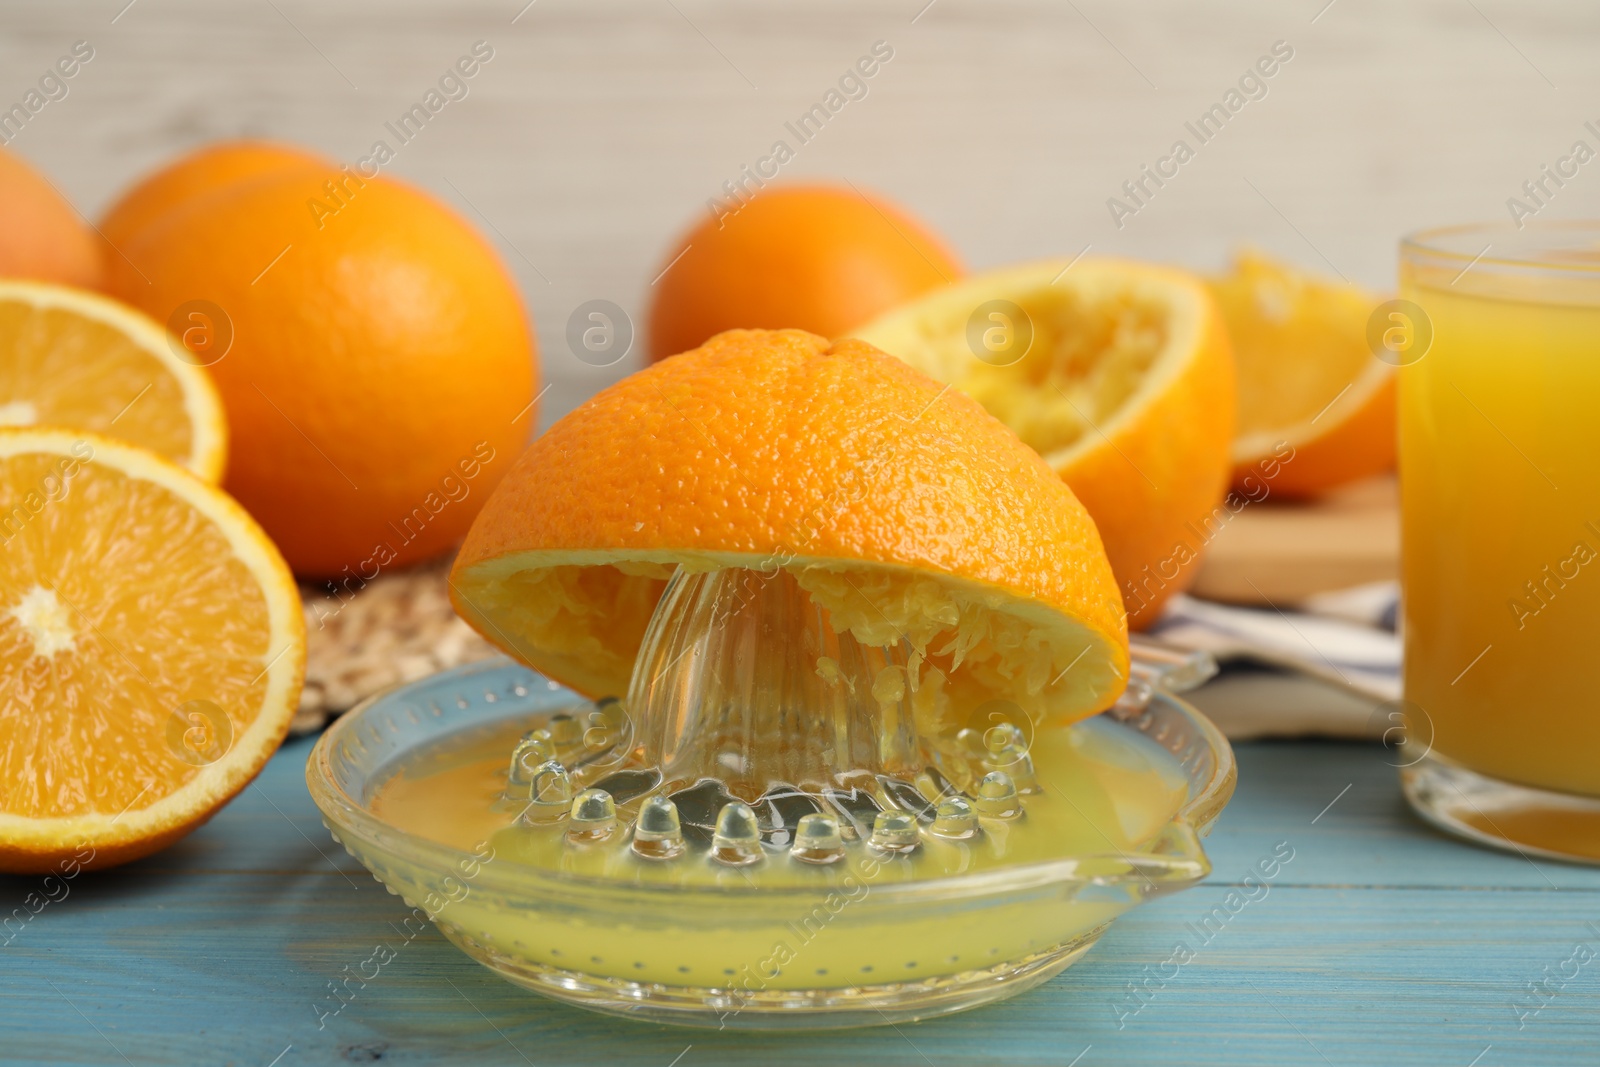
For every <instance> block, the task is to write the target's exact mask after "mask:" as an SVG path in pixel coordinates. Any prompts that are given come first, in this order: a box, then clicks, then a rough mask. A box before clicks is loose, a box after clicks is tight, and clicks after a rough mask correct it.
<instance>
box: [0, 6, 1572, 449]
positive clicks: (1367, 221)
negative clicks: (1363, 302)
mask: <svg viewBox="0 0 1600 1067" xmlns="http://www.w3.org/2000/svg"><path fill="white" fill-rule="evenodd" d="M526 3H527V0H493V2H487V0H472V2H444V0H438V2H434V3H424V2H421V0H382V2H362V3H348V2H329V0H325V2H321V3H314V2H310V0H220V2H219V0H211V2H206V0H134V2H133V3H132V4H131V5H129V4H128V2H127V0H86V2H62V3H54V2H52V3H48V4H46V3H29V4H25V3H20V2H16V0H5V2H4V3H3V4H0V105H3V106H9V105H10V104H11V103H12V102H14V101H16V100H20V99H21V98H22V96H23V94H24V93H26V92H27V90H28V89H29V88H30V87H31V86H32V85H33V84H34V82H35V81H36V79H37V78H38V77H39V75H40V74H42V73H44V71H45V70H46V68H47V67H48V66H49V65H50V64H52V63H53V62H54V60H55V59H56V58H57V57H58V56H60V55H62V54H65V53H66V52H67V51H68V50H69V49H70V47H71V46H72V44H73V42H74V41H78V40H87V41H89V42H90V43H91V44H92V45H93V47H94V49H95V56H94V59H93V60H92V61H91V62H90V63H89V64H87V65H86V66H85V67H84V68H83V69H82V71H81V72H80V73H79V74H78V75H77V77H75V78H74V79H73V80H72V81H71V82H70V83H69V87H70V92H69V94H68V96H67V97H66V98H64V99H61V100H57V101H54V102H51V103H50V104H48V105H47V106H46V107H45V108H44V109H42V110H41V111H40V112H39V114H38V115H36V116H35V117H34V119H33V120H32V121H31V122H30V123H29V124H28V125H27V126H26V127H25V128H24V129H23V130H22V132H21V133H20V134H19V135H18V136H17V137H15V139H13V140H12V142H11V145H10V147H11V149H12V150H14V151H17V152H20V153H22V154H24V155H26V156H27V157H29V158H30V159H32V160H33V161H34V162H35V163H36V164H38V165H40V166H42V167H43V168H45V169H46V170H47V171H48V172H49V173H50V174H51V175H52V176H53V178H54V179H55V181H56V182H57V183H58V184H59V186H60V187H61V188H62V189H63V190H64V191H65V192H66V193H67V194H68V195H69V196H70V197H71V198H73V199H74V200H75V202H76V203H77V204H78V205H79V207H80V208H81V209H82V210H84V211H85V212H86V213H88V214H89V215H91V216H94V215H97V214H98V212H99V211H100V210H101V209H102V208H103V207H104V206H105V205H106V204H107V202H108V201H109V200H110V198H111V197H112V196H113V195H114V194H115V193H116V191H117V189H118V188H119V187H120V186H122V185H123V184H124V183H125V182H127V181H128V180H130V179H131V178H133V177H134V176H136V175H137V174H139V173H140V172H142V171H143V170H145V169H147V168H149V167H152V166H154V165H156V164H158V163H160V162H161V161H162V160H163V159H165V158H166V157H168V156H170V155H171V154H173V153H176V152H180V151H182V150H184V149H187V148H189V147H191V146H194V145H196V144H199V143H201V142H204V141H206V140H209V139H212V138H219V137H229V136H237V135H262V136H270V137H277V138H286V139H291V140H296V141H301V142H304V143H307V144H309V145H312V146H314V147H316V148H318V149H320V150H322V151H324V152H327V153H330V154H332V155H334V156H336V157H338V158H340V159H344V160H350V161H353V160H354V159H356V158H358V157H359V156H361V155H363V154H365V153H366V152H367V150H368V149H369V147H370V145H371V143H372V141H373V140H374V139H376V138H378V137H382V136H384V135H385V131H384V129H383V124H384V123H385V122H386V121H389V120H393V119H395V118H397V117H398V115H399V114H400V113H401V112H402V111H404V110H406V109H407V108H408V107H409V106H410V105H411V104H412V103H414V102H416V101H417V100H419V99H420V98H421V97H422V95H423V94H424V93H425V92H426V91H427V90H428V89H429V88H430V87H432V86H433V85H434V84H435V82H436V80H437V79H438V77H439V75H440V74H441V73H443V72H444V70H445V68H446V67H447V66H448V65H449V64H450V63H452V62H453V61H454V60H455V59H456V57H457V56H459V55H462V54H464V53H465V52H467V51H468V49H469V47H470V46H471V45H472V43H473V42H474V41H478V40H484V41H487V42H489V44H490V45H491V46H492V47H493V48H494V50H495V53H494V58H493V60H492V61H490V62H489V63H488V65H487V66H485V67H484V68H483V70H482V72H481V73H480V74H479V75H478V76H477V77H476V78H474V79H473V80H472V82H471V83H470V95H469V96H468V97H467V98H466V99H464V100H461V101H459V102H455V103H451V104H449V105H448V106H447V107H446V108H445V109H444V110H443V111H442V112H441V113H440V114H439V115H438V116H437V117H436V118H435V119H434V120H433V121H432V122H431V123H430V124H429V126H428V127H427V129H426V130H425V131H424V133H423V134H422V135H421V136H419V137H418V138H417V139H416V140H414V141H412V142H411V143H410V144H408V145H406V146H405V147H403V148H402V149H400V151H399V155H398V158H397V159H396V160H395V162H394V165H393V168H392V173H395V174H398V175H400V176H403V177H406V178H408V179H411V180H413V181H415V182H418V183H420V184H422V185H424V186H426V187H428V188H430V189H432V190H434V191H435V192H436V193H438V194H439V195H440V196H442V197H444V198H445V199H446V200H449V201H451V202H453V203H455V204H456V205H457V206H458V207H459V208H460V209H461V210H462V211H463V212H465V213H466V214H468V215H469V216H472V217H474V218H477V219H480V220H487V222H488V225H486V227H485V228H486V229H487V230H488V231H489V233H490V236H491V237H492V238H493V239H494V240H495V241H496V242H497V243H498V244H499V245H500V247H501V249H502V251H503V253H504V254H505V256H506V259H507V261H508V262H509V263H510V265H511V267H512V268H513V269H514V270H515V271H516V274H517V276H518V278H519V279H520V281H521V284H522V287H523V290H524V292H525V293H526V295H527V299H528V303H529V306H530V308H531V311H532V314H533V316H534V319H535V321H536V323H537V325H538V331H539V336H540V342H541V348H542V350H543V353H544V361H545V367H546V378H547V380H548V381H550V382H551V383H552V384H553V388H552V391H551V393H550V394H549V395H548V396H547V398H546V401H547V402H546V405H545V409H544V417H543V419H542V420H541V421H543V422H544V423H545V424H546V425H548V423H549V421H550V420H551V419H552V418H554V417H555V416H556V415H558V414H560V413H561V412H563V411H565V410H567V409H568V408H570V407H571V406H572V405H573V404H575V403H576V402H577V401H578V400H580V399H582V397H583V396H585V395H587V394H588V393H589V392H592V391H593V390H594V389H595V388H597V387H598V386H600V385H601V384H603V383H605V382H606V381H609V380H611V379H612V378H614V377H616V376H619V375H620V374H622V373H625V372H626V370H628V369H629V368H630V367H631V366H632V365H634V364H635V360H636V359H637V356H638V353H637V352H635V355H634V357H631V358H630V359H628V360H626V361H624V362H623V363H621V364H618V365H617V366H614V367H610V368H605V369H599V368H594V367H590V366H587V365H585V364H583V363H580V362H579V361H578V360H577V359H576V358H574V357H573V355H572V354H571V353H570V352H569V351H568V350H567V347H566V342H565V323H566V319H567V316H568V315H569V314H570V313H571V311H572V310H573V309H574V308H575V307H576V306H577V305H578V304H579V303H581V302H583V301H585V300H588V299H593V298H596V297H603V298H607V299H611V300H614V301H615V302H617V303H619V304H621V305H622V306H623V307H624V308H626V309H628V310H629V311H630V312H631V313H634V314H635V315H636V316H637V315H638V313H640V312H642V310H643V308H644V307H645V305H646V292H647V288H648V285H649V283H650V280H651V279H652V278H653V277H654V276H655V275H656V273H657V272H658V271H659V269H660V267H661V265H662V257H663V253H664V250H665V249H666V247H667V246H668V244H669V242H671V241H672V240H673V239H674V237H675V236H676V235H677V233H678V232H679V231H680V230H682V229H683V228H684V227H686V226H687V225H688V224H690V223H691V222H692V221H696V220H698V219H699V218H700V217H701V214H702V213H703V212H704V211H705V202H706V200H707V198H708V197H710V196H712V195H713V194H714V193H716V192H717V190H718V188H719V186H720V185H721V183H722V182H723V181H724V180H725V179H727V178H731V177H734V176H735V175H736V174H737V172H738V170H739V168H740V166H741V165H743V164H745V163H751V162H753V161H754V160H755V159H756V158H757V157H758V156H760V155H762V154H764V153H765V152H766V150H767V149H768V147H769V146H770V145H771V143H772V142H773V141H774V140H775V139H777V138H779V137H785V138H786V139H790V138H788V137H787V135H786V132H785V130H784V128H783V124H784V122H785V121H786V120H790V119H793V118H795V117H796V116H798V115H799V114H800V113H801V112H803V111H805V110H806V109H807V108H808V107H809V106H810V105H811V104H812V103H814V102H816V101H818V100H820V99H821V97H822V96H823V94H824V93H826V91H827V90H828V89H829V88H830V87H832V85H833V84H834V82H835V81H836V79H837V78H838V77H839V75H840V74H841V73H843V72H844V71H845V70H846V68H847V67H849V66H850V65H851V64H852V63H853V62H854V61H855V60H856V58H857V57H859V56H861V55H863V54H865V53H866V52H867V51H868V50H869V49H870V47H871V46H872V44H873V42H875V41H878V40H883V41H887V42H888V43H889V44H890V45H891V46H892V47H893V48H894V58H893V59H892V61H890V62H889V63H888V64H887V65H886V66H885V67H884V68H883V69H882V71H881V72H880V73H879V74H878V75H877V76H876V77H874V78H873V79H872V80H871V82H870V83H869V84H870V91H869V94H868V95H867V96H866V97H865V98H864V99H861V100H857V101H854V102H852V103H850V104H849V105H848V106H846V107H845V108H844V110H843V111H841V112H840V113H839V114H838V115H837V116H836V117H835V118H834V119H833V121H832V122H831V123H829V125H828V126H827V128H826V130H825V131H824V132H823V133H822V135H821V136H819V137H818V138H817V139H816V140H814V141H812V142H811V143H810V144H807V145H805V146H804V147H801V148H800V149H799V151H798V155H797V158H796V159H795V160H794V161H793V163H791V164H790V165H789V166H788V167H787V168H786V169H785V172H784V176H785V177H810V176H823V177H844V178H848V179H850V180H851V181H853V182H855V183H856V184H857V185H860V186H862V187H863V188H874V189H877V190H880V191H882V192H885V193H887V194H889V195H891V196H892V197H894V198H897V199H898V200H900V201H902V202H904V203H905V204H906V205H908V206H909V207H910V208H911V209H912V210H914V211H915V212H917V213H918V214H920V215H922V216H923V217H924V218H926V219H927V220H929V221H930V222H931V223H932V224H933V225H934V226H935V227H936V228H938V229H939V230H941V231H943V232H944V233H945V234H946V235H947V236H948V238H949V239H950V240H951V241H952V242H953V244H954V245H955V246H956V247H957V248H958V249H959V250H960V251H961V253H962V254H963V256H964V257H965V258H966V260H967V262H968V264H969V265H971V266H974V267H984V266H989V265H995V264H1000V263H1004V262H1006V261H1009V260H1015V259H1019V258H1024V257H1037V256H1046V255H1063V254H1064V255H1069V256H1070V255H1075V254H1077V253H1078V252H1079V251H1080V250H1082V249H1083V248H1084V247H1085V246H1086V245H1090V246H1092V247H1093V251H1094V252H1095V253H1112V254H1124V255H1133V256H1143V257H1153V258H1159V259H1167V260H1175V261H1180V262H1184V263H1188V264H1192V265H1195V266H1200V267H1209V266H1215V265H1218V264H1220V263H1221V262H1222V261H1223V259H1224V257H1225V256H1226V254H1227V252H1228V249H1229V248H1230V247H1231V246H1233V245H1235V244H1236V243H1238V242H1241V241H1252V242H1256V243H1258V244H1260V245H1262V246H1264V247H1266V248H1268V249H1270V250H1273V251H1276V252H1278V253H1280V254H1282V255H1285V256H1288V257H1291V258H1292V259H1295V260H1298V261H1302V262H1303V263H1305V264H1306V265H1308V266H1312V267H1320V268H1322V269H1325V270H1332V269H1337V270H1338V271H1340V272H1342V273H1343V274H1345V275H1346V276H1348V277H1350V278H1352V279H1358V280H1362V281H1365V282H1367V283H1369V284H1371V285H1374V286H1386V285H1388V284H1390V283H1391V280H1392V277H1393V270H1394V259H1395V242H1396V240H1397V238H1398V237H1399V235H1400V234H1401V233H1403V232H1404V231H1406V230H1409V229H1413V228H1417V227H1421V226H1427V225H1431V224H1437V223H1445V222H1452V221H1462V220H1473V219H1485V218H1489V219H1493V218H1500V217H1505V215H1506V207H1505V201H1506V198H1507V197H1509V196H1512V195H1514V194H1516V193H1517V192H1518V190H1519V187H1520V185H1521V183H1522V182H1523V181H1525V180H1527V179H1528V178H1530V177H1535V176H1537V172H1538V171H1539V168H1540V165H1541V164H1545V163H1553V162H1554V161H1555V160H1556V158H1557V157H1558V156H1561V155H1563V154H1565V153H1566V152H1567V151H1568V150H1569V148H1570V146H1571V144H1572V142H1573V141H1574V140H1575V139H1578V138H1580V137H1582V138H1584V139H1586V140H1589V141H1590V143H1591V146H1593V147H1600V141H1597V140H1596V138H1595V137H1594V136H1593V135H1592V134H1589V133H1588V132H1587V131H1586V130H1585V129H1584V128H1583V123H1584V122H1585V121H1586V120H1595V121H1596V125H1597V126H1600V93H1597V89H1600V62H1597V59H1600V5H1596V4H1594V3H1593V2H1590V0H1563V2H1547V3H1515V2H1513V0H1417V2H1409V3H1397V2H1394V0H1333V2H1332V3H1331V4H1330V3H1329V2H1328V0H1293V2H1267V0H1248V2H1243V0H1205V2H1197V0H1164V2H1158V3H1148V2H1139V3H1116V2H1114V0H1070V2H1069V0H1032V2H1029V0H934V2H933V3H931V4H929V3H928V0H894V2H881V0H873V2H866V0H808V2H804V3H776V2H761V3H755V2H745V3H737V2H733V0H639V2H628V3H611V2H594V0H590V2H580V0H536V2H534V3H532V4H530V5H528V6H526V7H525V8H524V4H526ZM519 12H520V15H519ZM1278 40H1282V41H1286V42H1288V43H1289V44H1290V45H1291V46H1292V47H1293V48H1294V58H1293V60H1292V61H1290V62H1289V63H1288V64H1287V65H1285V66H1284V67H1283V69H1282V70H1280V71H1279V72H1278V73H1277V74H1276V75H1275V76H1274V77H1273V78H1272V79H1271V80H1270V81H1269V82H1268V86H1269V93H1268V95H1267V96H1266V97H1265V98H1264V99H1261V100H1257V101H1254V102H1252V103H1250V104H1248V105H1247V106H1246V107H1245V108H1244V109H1243V110H1242V111H1241V112H1240V113H1239V114H1238V115H1237V116H1235V118H1234V119H1233V121H1232V122H1231V123H1230V124H1229V126H1228V127H1227V129H1225V130H1224V131H1223V133H1222V134H1221V135H1220V136H1218V137H1217V138H1216V139H1215V140H1213V141H1212V142H1211V143H1210V144H1207V145H1205V146H1204V147H1201V148H1200V149H1199V151H1198V154H1197V156H1196V158H1195V159H1193V160H1192V161H1190V162H1189V163H1188V164H1187V165H1185V166H1184V167H1183V168H1182V170H1181V171H1180V174H1179V176H1178V177H1177V178H1175V179H1174V180H1172V181H1171V182H1169V183H1168V185H1167V186H1166V187H1165V188H1164V189H1162V190H1161V191H1160V192H1159V193H1158V195H1157V196H1156V197H1155V198H1154V199H1153V200H1152V202H1151V203H1150V204H1149V206H1148V207H1146V208H1145V209H1143V210H1141V211H1140V212H1139V213H1138V214H1137V215H1136V216H1135V217H1133V218H1131V219H1129V220H1127V223H1126V225H1125V227H1124V228H1122V229H1121V230H1118V229H1117V228H1116V227H1115V226H1114V225H1113V224H1112V222H1111V218H1110V214H1109V212H1108V211H1107V208H1106V203H1105V202H1106V199H1107V197H1109V196H1111V195H1114V194H1115V193H1117V191H1118V187H1119V186H1120V184H1121V183H1122V182H1123V181H1124V180H1126V179H1128V178H1131V177H1135V176H1137V172H1138V169H1139V167H1140V165H1141V164H1144V163H1152V162H1154V160H1155V159H1156V158H1157V157H1158V156H1160V155H1162V154H1164V153H1165V152H1166V151H1167V150H1168V148H1169V147H1170V145H1171V144H1172V142H1173V140H1174V139H1175V138H1177V137H1180V136H1184V130H1183V123H1184V121H1185V120H1192V119H1194V118H1195V117H1197V116H1198V115H1199V114H1200V113H1201V112H1202V111H1203V110H1205V109H1206V108H1207V107H1208V106H1209V105H1210V104H1212V103H1213V102H1216V101H1217V100H1219V99H1220V98H1221V96H1222V94H1223V93H1224V92H1225V91H1226V90H1227V89H1228V88H1229V87H1230V86H1231V85H1233V84H1234V82H1235V81H1236V80H1237V78H1238V77H1239V75H1240V74H1241V73H1242V72H1243V71H1244V70H1245V69H1246V68H1247V67H1248V66H1249V65H1250V64H1251V63H1252V62H1254V60H1255V59H1256V58H1257V57H1258V56H1260V55H1262V54H1264V53H1266V52H1267V51H1268V50H1269V49H1270V47H1271V46H1272V44H1273V42H1275V41H1278ZM791 143H793V142H792V139H791ZM1191 143H1193V142H1191ZM1546 214H1548V215H1552V216H1554V215H1584V214H1588V215H1596V214H1600V162H1595V163H1591V164H1589V165H1588V166H1587V167H1586V168H1585V169H1584V170H1582V171H1581V172H1580V174H1579V176H1578V177H1577V178H1575V179H1573V180H1572V181H1570V182H1569V183H1568V185H1567V187H1566V188H1564V189H1563V190H1561V191H1560V192H1559V194H1558V196H1557V197H1556V199H1555V200H1554V202H1553V203H1552V204H1551V205H1550V207H1549V208H1548V209H1547V212H1546Z"/></svg>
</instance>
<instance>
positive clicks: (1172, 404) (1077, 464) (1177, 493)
mask: <svg viewBox="0 0 1600 1067" xmlns="http://www.w3.org/2000/svg"><path fill="white" fill-rule="evenodd" d="M1206 307H1207V309H1208V310H1207V313H1206V320H1205V324H1204V326H1203V328H1202V332H1201V341H1200V347H1199V350H1198V352H1197V353H1196V355H1195V358H1194V359H1193V360H1191V361H1190V362H1189V364H1188V365H1187V366H1186V367H1185V368H1184V369H1183V370H1182V371H1180V372H1179V374H1178V376H1177V377H1176V379H1175V380H1174V381H1173V382H1171V383H1170V384H1169V386H1168V388H1167V389H1166V390H1165V391H1164V392H1163V393H1162V394H1161V395H1159V396H1158V397H1156V398H1154V400H1153V402H1152V403H1151V404H1150V405H1149V406H1148V407H1146V408H1145V409H1144V410H1143V411H1141V412H1140V413H1139V414H1138V415H1137V416H1136V417H1134V418H1132V419H1129V420H1127V421H1126V422H1124V423H1123V424H1122V425H1121V426H1119V427H1118V428H1117V429H1115V430H1113V431H1112V432H1111V434H1110V435H1109V441H1108V440H1107V439H1106V438H1104V437H1100V436H1099V435H1096V439H1097V440H1098V441H1099V442H1100V443H1099V445H1098V446H1097V447H1095V448H1093V449H1092V450H1090V451H1089V452H1087V453H1083V454H1080V455H1079V456H1078V457H1077V458H1076V459H1074V460H1073V461H1072V462H1071V463H1069V464H1067V465H1065V466H1063V467H1062V468H1061V469H1060V473H1061V476H1062V478H1064V479H1065V480H1066V482H1067V484H1068V485H1070V486H1072V490H1073V492H1075V493H1077V495H1078V499H1079V500H1081V501H1083V506H1084V507H1086V508H1088V509H1089V514H1091V515H1093V516H1094V520H1095V524H1096V525H1097V526H1099V528H1100V533H1101V536H1102V537H1104V538H1105V543H1106V554H1107V555H1108V556H1109V557H1110V558H1111V569H1112V570H1113V571H1114V572H1115V573H1116V576H1117V584H1118V586H1119V587H1120V588H1121V589H1122V590H1123V593H1124V597H1125V599H1126V601H1127V608H1128V625H1129V626H1130V627H1131V628H1132V629H1135V630H1140V629H1143V628H1144V627H1146V626H1148V625H1149V624H1151V623H1152V622H1154V621H1155V620H1156V618H1157V617H1158V616H1159V615H1160V614H1161V609H1162V607H1163V606H1164V605H1165V604H1166V602H1167V601H1168V600H1169V599H1171V598H1172V597H1173V596H1176V595H1177V594H1178V593H1181V592H1183V591H1184V590H1185V589H1187V588H1188V587H1189V586H1190V585H1191V584H1192V583H1193V582H1194V580H1195V577H1196V575H1197V574H1198V573H1199V569H1200V563H1201V556H1202V555H1203V552H1204V549H1205V545H1206V541H1207V540H1208V537H1207V535H1206V530H1207V525H1206V520H1207V519H1208V518H1210V517H1211V516H1212V513H1213V512H1214V511H1215V509H1216V508H1217V507H1218V501H1220V500H1221V499H1222V497H1223V494H1224V493H1225V492H1226V491H1227V488H1228V481H1229V477H1230V475H1231V469H1232V462H1233V452H1232V447H1233V433H1234V420H1235V417H1236V415H1235V411H1236V407H1237V396H1236V391H1235V387H1234V364H1233V350H1232V348H1231V347H1230V345H1229V342H1228V333H1227V327H1226V325H1225V324H1224V323H1223V320H1222V316H1221V315H1220V314H1219V313H1218V312H1217V311H1216V309H1215V307H1214V306H1213V305H1212V303H1211V301H1209V300H1207V301H1206ZM1113 445H1114V446H1115V447H1113ZM1296 462H1298V460H1297V461H1296ZM1288 466H1293V464H1289V465H1288ZM1285 469H1287V468H1285ZM1210 528H1211V529H1212V530H1214V529H1215V528H1216V522H1215V520H1213V522H1212V523H1211V527H1210Z"/></svg>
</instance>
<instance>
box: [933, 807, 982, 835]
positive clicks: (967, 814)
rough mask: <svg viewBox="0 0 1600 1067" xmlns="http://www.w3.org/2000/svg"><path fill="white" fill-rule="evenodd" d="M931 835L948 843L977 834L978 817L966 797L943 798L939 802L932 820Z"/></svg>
mask: <svg viewBox="0 0 1600 1067" xmlns="http://www.w3.org/2000/svg"><path fill="white" fill-rule="evenodd" d="M932 832H933V835H934V836H935V837H942V838H945V839H946V840H950V841H960V840H963V839H965V838H968V837H972V836H973V835H974V834H976V833H977V832H978V816H977V813H976V812H974V811H973V810H972V803H971V801H969V800H967V798H966V797H945V798H944V799H943V800H941V801H940V802H939V812H938V815H937V817H936V818H935V819H934V820H933V831H932Z"/></svg>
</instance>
